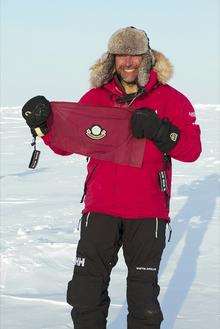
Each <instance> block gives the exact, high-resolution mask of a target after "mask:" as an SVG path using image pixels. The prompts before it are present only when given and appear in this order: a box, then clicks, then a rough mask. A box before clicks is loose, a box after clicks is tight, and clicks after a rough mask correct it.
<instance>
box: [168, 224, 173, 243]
mask: <svg viewBox="0 0 220 329" xmlns="http://www.w3.org/2000/svg"><path fill="white" fill-rule="evenodd" d="M168 228H169V236H168V242H170V240H171V236H172V227H171V225H170V223H168Z"/></svg>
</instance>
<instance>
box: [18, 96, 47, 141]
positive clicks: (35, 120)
mask: <svg viewBox="0 0 220 329" xmlns="http://www.w3.org/2000/svg"><path fill="white" fill-rule="evenodd" d="M51 112H52V111H51V107H50V102H49V101H48V100H47V99H46V98H45V97H44V96H36V97H33V98H31V99H29V101H27V103H25V104H24V106H23V108H22V116H23V118H24V119H25V120H26V123H27V125H28V126H29V127H30V129H31V133H32V135H33V136H34V137H36V136H37V135H38V134H37V132H36V131H35V128H40V130H41V132H42V134H43V135H46V134H47V133H48V127H47V119H48V117H49V115H50V113H51Z"/></svg>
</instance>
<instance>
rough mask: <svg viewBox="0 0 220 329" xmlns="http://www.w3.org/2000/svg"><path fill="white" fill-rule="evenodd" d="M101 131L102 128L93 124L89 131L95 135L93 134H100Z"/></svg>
mask: <svg viewBox="0 0 220 329" xmlns="http://www.w3.org/2000/svg"><path fill="white" fill-rule="evenodd" d="M101 131H102V128H101V127H99V126H93V127H92V128H91V132H92V134H93V135H95V136H98V135H100V134H101Z"/></svg>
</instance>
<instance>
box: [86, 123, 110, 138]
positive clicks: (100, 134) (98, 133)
mask: <svg viewBox="0 0 220 329" xmlns="http://www.w3.org/2000/svg"><path fill="white" fill-rule="evenodd" d="M86 135H87V136H88V137H89V138H91V139H102V138H104V137H105V136H106V130H105V129H102V127H100V126H98V125H94V126H92V127H90V128H88V129H87V130H86Z"/></svg>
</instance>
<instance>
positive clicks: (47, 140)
mask: <svg viewBox="0 0 220 329" xmlns="http://www.w3.org/2000/svg"><path fill="white" fill-rule="evenodd" d="M42 139H43V141H44V143H45V144H46V145H47V146H49V148H50V149H51V150H52V151H53V152H54V153H56V154H58V155H63V156H65V155H66V156H67V155H71V154H72V153H68V152H66V151H63V150H61V149H59V148H58V147H56V146H52V145H51V134H50V132H48V133H47V134H46V135H44V136H43V137H42Z"/></svg>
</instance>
